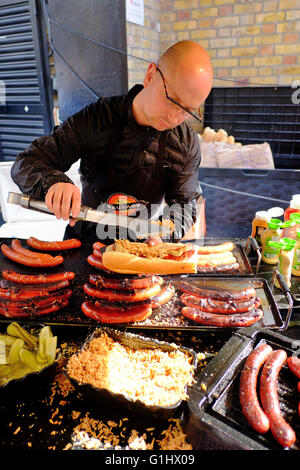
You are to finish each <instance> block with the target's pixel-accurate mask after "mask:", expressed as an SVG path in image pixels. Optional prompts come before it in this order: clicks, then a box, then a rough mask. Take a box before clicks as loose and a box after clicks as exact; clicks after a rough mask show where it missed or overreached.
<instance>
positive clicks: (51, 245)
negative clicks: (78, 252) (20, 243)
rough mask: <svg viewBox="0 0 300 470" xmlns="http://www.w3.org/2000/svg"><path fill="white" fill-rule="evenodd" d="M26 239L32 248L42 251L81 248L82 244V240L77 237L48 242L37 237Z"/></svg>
mask: <svg viewBox="0 0 300 470" xmlns="http://www.w3.org/2000/svg"><path fill="white" fill-rule="evenodd" d="M26 241H27V245H29V246H30V247H31V248H34V249H35V250H42V251H60V250H72V249H73V248H79V247H80V246H81V241H80V240H77V238H71V239H69V240H60V241H53V242H47V241H42V240H38V239H37V238H35V237H29V238H28V239H27V240H26Z"/></svg>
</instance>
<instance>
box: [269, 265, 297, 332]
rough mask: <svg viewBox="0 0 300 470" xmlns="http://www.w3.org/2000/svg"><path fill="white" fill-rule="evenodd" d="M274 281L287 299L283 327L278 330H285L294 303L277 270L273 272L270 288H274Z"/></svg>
mask: <svg viewBox="0 0 300 470" xmlns="http://www.w3.org/2000/svg"><path fill="white" fill-rule="evenodd" d="M275 279H277V280H278V282H279V285H280V287H281V290H282V291H283V293H284V295H285V297H286V299H287V302H288V312H287V314H286V317H285V321H284V323H283V326H282V327H281V328H280V329H281V330H286V329H287V327H288V326H289V323H290V319H291V315H292V311H293V305H294V302H293V298H292V296H291V292H290V289H289V287H288V285H287V283H286V282H285V279H284V277H283V276H282V274H281V273H280V272H279V271H278V270H277V269H275V270H274V272H273V276H272V287H273V288H274V283H275Z"/></svg>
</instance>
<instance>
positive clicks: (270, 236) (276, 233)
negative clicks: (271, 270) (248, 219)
mask: <svg viewBox="0 0 300 470" xmlns="http://www.w3.org/2000/svg"><path fill="white" fill-rule="evenodd" d="M281 226H282V221H281V220H280V219H271V220H270V221H269V222H268V228H266V229H265V230H264V232H263V233H262V235H261V245H262V251H261V259H262V261H263V262H264V263H266V264H277V263H278V259H279V252H280V249H279V248H278V247H276V246H275V247H274V246H273V247H272V246H270V245H269V242H270V241H272V242H279V241H280V239H281V237H282V232H283V230H282V228H281Z"/></svg>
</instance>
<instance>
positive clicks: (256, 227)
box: [251, 207, 284, 248]
mask: <svg viewBox="0 0 300 470" xmlns="http://www.w3.org/2000/svg"><path fill="white" fill-rule="evenodd" d="M283 213H284V211H283V209H281V207H272V208H271V209H269V210H268V211H258V212H256V213H255V217H254V219H253V220H252V233H251V237H253V238H255V240H256V241H257V244H258V246H259V247H260V248H261V240H260V238H261V235H262V233H263V231H264V230H265V229H266V228H268V222H269V221H270V219H272V218H278V217H281V216H282V215H283Z"/></svg>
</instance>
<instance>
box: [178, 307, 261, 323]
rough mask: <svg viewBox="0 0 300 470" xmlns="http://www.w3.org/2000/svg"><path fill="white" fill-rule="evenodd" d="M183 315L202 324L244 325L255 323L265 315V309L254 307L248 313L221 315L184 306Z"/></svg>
mask: <svg viewBox="0 0 300 470" xmlns="http://www.w3.org/2000/svg"><path fill="white" fill-rule="evenodd" d="M181 312H182V315H183V316H184V317H185V318H188V319H189V320H193V321H194V322H196V323H199V324H200V325H206V326H218V327H230V328H234V327H244V326H250V325H253V323H256V322H258V321H259V320H261V318H262V317H263V311H262V310H260V309H253V310H250V311H249V312H246V313H235V314H232V315H219V314H217V313H209V312H203V311H202V310H200V309H196V308H191V307H183V308H182V309H181Z"/></svg>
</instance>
